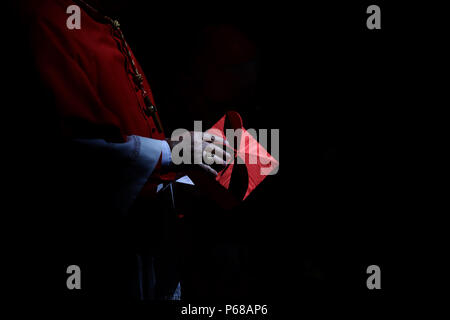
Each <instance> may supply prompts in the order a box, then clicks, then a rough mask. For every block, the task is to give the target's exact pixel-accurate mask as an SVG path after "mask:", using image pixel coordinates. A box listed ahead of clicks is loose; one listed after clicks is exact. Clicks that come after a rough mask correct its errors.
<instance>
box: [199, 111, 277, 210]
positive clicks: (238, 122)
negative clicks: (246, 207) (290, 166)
mask: <svg viewBox="0 0 450 320" xmlns="http://www.w3.org/2000/svg"><path fill="white" fill-rule="evenodd" d="M226 129H234V130H236V129H240V130H242V131H241V134H240V135H238V136H237V140H238V141H236V142H237V144H236V145H234V147H236V149H234V159H233V160H232V161H231V162H230V164H229V165H228V166H227V167H226V168H225V169H223V170H222V171H220V172H219V174H218V176H217V177H216V181H217V182H218V183H219V184H220V185H221V186H222V187H223V188H225V189H226V190H229V189H230V184H231V181H232V177H233V171H234V170H237V171H238V172H237V173H236V174H235V175H234V178H233V179H238V181H236V183H237V184H238V186H239V187H244V188H245V189H244V190H242V191H243V192H241V194H240V195H239V196H237V195H236V193H235V194H234V197H235V198H236V200H238V201H243V200H245V199H246V198H247V197H248V196H249V195H250V193H251V192H253V190H255V188H256V187H257V186H258V185H259V184H260V183H261V182H262V181H263V180H264V179H265V178H266V177H267V175H268V174H269V173H270V172H272V171H274V170H275V169H276V168H277V167H278V165H279V164H278V161H277V160H276V159H275V158H273V157H272V156H271V155H270V154H269V153H268V152H267V150H266V149H264V147H263V146H262V145H261V144H259V143H258V141H257V140H256V139H255V138H253V136H252V135H251V134H250V133H249V132H248V131H247V130H245V128H244V127H243V124H242V118H241V116H240V115H239V113H237V112H234V111H229V112H227V113H226V114H225V115H224V116H223V117H222V118H221V119H220V120H219V121H218V122H217V123H216V124H215V125H214V126H213V127H212V128H210V129H209V130H208V131H207V132H208V133H211V134H214V135H218V136H220V137H222V138H223V139H224V140H225V139H226ZM229 142H230V141H229ZM238 158H240V159H242V160H243V161H242V164H241V165H237V164H236V163H237V159H238ZM236 166H237V168H236ZM220 194H221V197H223V201H221V200H219V202H225V201H226V202H229V197H224V196H223V195H224V194H223V192H220ZM234 203H237V202H234ZM227 206H229V203H227Z"/></svg>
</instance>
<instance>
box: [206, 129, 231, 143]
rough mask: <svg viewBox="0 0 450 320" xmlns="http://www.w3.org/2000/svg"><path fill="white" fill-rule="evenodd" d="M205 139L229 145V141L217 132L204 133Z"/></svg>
mask: <svg viewBox="0 0 450 320" xmlns="http://www.w3.org/2000/svg"><path fill="white" fill-rule="evenodd" d="M203 141H206V142H210V143H214V144H216V145H229V143H228V141H227V140H226V139H225V140H224V139H223V138H222V137H221V136H219V135H217V134H212V133H209V132H205V133H203Z"/></svg>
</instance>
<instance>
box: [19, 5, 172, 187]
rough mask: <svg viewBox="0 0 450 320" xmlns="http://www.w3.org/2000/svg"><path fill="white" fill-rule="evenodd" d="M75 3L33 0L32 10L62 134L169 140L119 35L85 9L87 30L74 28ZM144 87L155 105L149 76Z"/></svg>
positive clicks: (37, 48)
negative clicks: (151, 113) (148, 110)
mask: <svg viewBox="0 0 450 320" xmlns="http://www.w3.org/2000/svg"><path fill="white" fill-rule="evenodd" d="M73 4H76V3H75V2H73V1H71V0H43V1H30V2H29V4H28V7H27V8H26V9H27V12H28V13H29V15H28V16H27V19H28V20H29V22H30V25H31V27H30V32H31V40H32V45H33V50H34V55H35V58H36V65H37V68H38V71H39V72H40V74H41V76H42V78H43V80H44V83H45V84H46V86H47V87H48V88H49V90H50V91H51V93H52V95H53V97H54V101H55V105H56V108H57V110H56V113H57V119H58V121H59V123H60V128H61V132H60V133H61V134H62V135H63V136H64V137H66V138H80V137H88V138H104V139H106V140H108V141H113V142H123V141H125V139H126V136H129V135H138V136H142V137H149V138H153V139H160V140H162V139H164V138H165V136H164V133H159V132H158V131H157V129H156V127H155V124H154V122H153V119H152V117H147V116H146V115H145V113H144V107H145V104H144V99H143V96H142V92H141V90H140V89H139V87H138V86H137V85H136V84H135V82H134V81H133V76H132V74H133V73H132V67H131V61H129V59H128V57H127V55H126V51H125V50H126V49H125V46H124V44H123V43H122V42H121V41H120V37H119V35H118V33H117V31H115V30H114V28H113V27H112V26H111V25H110V24H108V23H104V22H100V21H99V20H98V18H96V17H93V16H92V17H91V16H90V15H89V14H88V13H87V12H86V11H84V10H83V8H82V7H81V29H73V30H69V29H68V28H67V26H66V20H67V18H68V17H69V14H67V13H66V9H67V7H68V6H70V5H73ZM135 61H136V59H135ZM136 63H137V61H136ZM137 67H138V69H139V71H140V73H141V74H142V75H143V74H144V73H143V71H142V69H141V67H140V66H139V64H137ZM144 88H145V90H146V92H148V94H149V96H150V100H151V101H152V103H153V104H155V102H154V99H153V96H152V93H151V90H150V86H149V83H148V81H147V79H146V78H145V76H144ZM155 177H156V178H157V179H158V178H159V179H160V178H164V179H165V180H167V179H171V178H172V177H171V176H169V177H161V176H159V175H158V174H155V175H154V176H153V178H155Z"/></svg>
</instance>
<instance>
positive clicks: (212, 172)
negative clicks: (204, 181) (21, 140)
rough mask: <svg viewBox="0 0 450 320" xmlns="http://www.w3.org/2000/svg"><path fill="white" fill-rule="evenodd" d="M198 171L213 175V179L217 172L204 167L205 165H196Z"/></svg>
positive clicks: (206, 166)
mask: <svg viewBox="0 0 450 320" xmlns="http://www.w3.org/2000/svg"><path fill="white" fill-rule="evenodd" d="M198 166H199V168H200V169H202V170H204V171H205V172H207V173H209V174H211V175H213V176H214V177H216V176H217V175H218V173H217V171H216V170H214V169H213V168H211V167H210V166H208V165H206V164H203V163H201V164H199V165H198Z"/></svg>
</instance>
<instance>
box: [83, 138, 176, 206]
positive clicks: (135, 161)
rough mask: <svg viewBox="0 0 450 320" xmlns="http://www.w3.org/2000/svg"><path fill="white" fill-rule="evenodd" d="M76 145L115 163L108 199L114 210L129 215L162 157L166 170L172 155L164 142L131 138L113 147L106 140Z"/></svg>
mask: <svg viewBox="0 0 450 320" xmlns="http://www.w3.org/2000/svg"><path fill="white" fill-rule="evenodd" d="M75 142H76V143H77V144H80V145H82V146H83V147H87V148H89V149H91V150H92V149H95V154H99V155H100V157H102V158H104V159H106V161H108V162H109V161H111V162H116V163H118V164H120V165H116V166H115V170H114V171H113V172H111V174H112V175H114V177H113V179H112V181H114V186H112V187H113V188H112V190H113V192H111V198H110V199H106V200H107V201H108V202H109V204H111V205H112V207H113V208H114V209H118V210H119V211H120V212H121V213H126V212H127V211H128V209H129V208H130V207H131V205H132V204H133V202H134V201H135V199H136V198H137V196H138V194H139V193H140V191H141V190H142V187H143V186H144V184H145V183H146V182H147V180H148V178H149V177H150V175H151V174H152V172H153V171H154V170H155V167H156V165H157V164H158V161H159V159H160V157H161V164H162V165H163V166H167V165H169V164H170V162H171V152H170V147H169V145H168V143H167V142H166V141H165V140H156V139H150V138H145V137H140V136H134V135H133V136H129V137H128V139H127V141H126V142H123V143H113V142H107V141H105V140H103V139H76V140H75Z"/></svg>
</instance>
